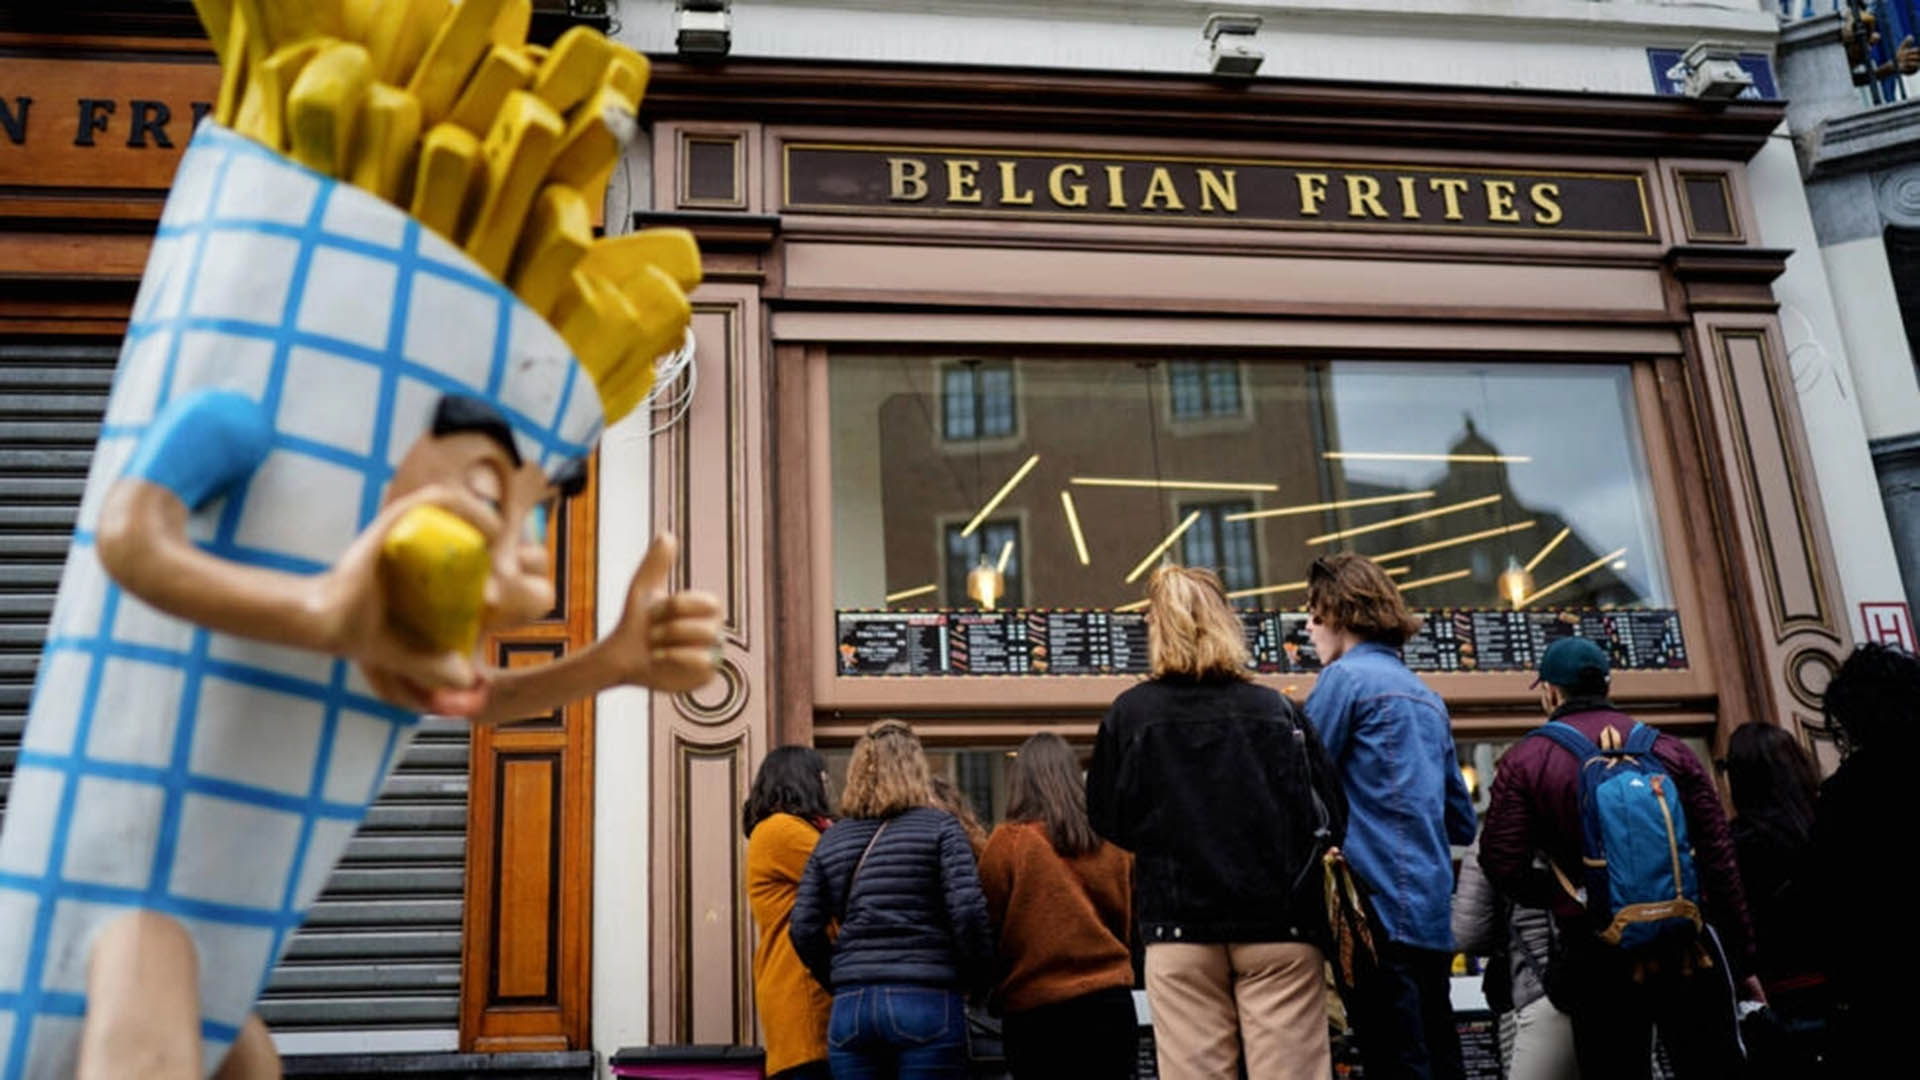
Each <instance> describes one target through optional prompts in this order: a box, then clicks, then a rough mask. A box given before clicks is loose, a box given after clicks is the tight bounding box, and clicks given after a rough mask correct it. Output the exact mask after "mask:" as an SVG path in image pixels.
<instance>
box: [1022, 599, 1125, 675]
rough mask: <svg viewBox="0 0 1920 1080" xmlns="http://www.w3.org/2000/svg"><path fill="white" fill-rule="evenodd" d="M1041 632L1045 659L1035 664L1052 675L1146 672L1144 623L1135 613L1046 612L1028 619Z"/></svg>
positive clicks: (1031, 626) (1029, 623) (1029, 624)
mask: <svg viewBox="0 0 1920 1080" xmlns="http://www.w3.org/2000/svg"><path fill="white" fill-rule="evenodd" d="M1028 626H1029V627H1030V628H1036V629H1037V628H1044V631H1045V633H1044V637H1043V640H1044V641H1045V645H1044V646H1041V648H1042V649H1044V650H1045V655H1044V656H1042V657H1040V658H1039V659H1037V660H1036V661H1035V663H1036V664H1041V663H1044V664H1045V665H1046V667H1045V668H1043V669H1042V670H1044V671H1047V672H1049V673H1051V674H1054V675H1110V674H1115V673H1132V672H1139V671H1146V670H1148V663H1147V620H1146V616H1144V615H1142V614H1140V613H1139V612H1137V611H1116V612H1107V611H1049V612H1046V613H1044V614H1041V615H1036V616H1034V617H1032V618H1030V619H1029V621H1028Z"/></svg>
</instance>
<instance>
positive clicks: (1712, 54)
mask: <svg viewBox="0 0 1920 1080" xmlns="http://www.w3.org/2000/svg"><path fill="white" fill-rule="evenodd" d="M1680 63H1681V65H1682V66H1684V67H1685V68H1686V69H1687V78H1686V81H1685V82H1684V83H1683V84H1682V86H1683V87H1684V88H1685V90H1686V92H1687V96H1688V97H1690V98H1700V99H1701V100H1704V101H1726V100H1729V99H1731V98H1737V97H1739V96H1740V95H1741V94H1742V93H1744V92H1746V90H1747V89H1748V88H1749V87H1751V86H1752V85H1753V76H1752V75H1751V74H1750V73H1749V72H1748V71H1747V69H1746V68H1743V67H1741V66H1740V47H1739V46H1737V45H1726V44H1722V43H1720V42H1714V41H1699V42H1695V43H1694V45H1693V47H1692V48H1690V49H1688V50H1687V51H1686V54H1685V55H1683V56H1681V57H1680Z"/></svg>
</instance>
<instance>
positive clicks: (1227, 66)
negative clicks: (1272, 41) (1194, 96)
mask: <svg viewBox="0 0 1920 1080" xmlns="http://www.w3.org/2000/svg"><path fill="white" fill-rule="evenodd" d="M1260 21H1261V20H1260V16H1258V15H1229V14H1226V13H1224V12H1216V13H1214V14H1212V15H1209V16H1207V26H1206V29H1205V30H1203V31H1202V33H1203V34H1204V35H1205V36H1206V39H1207V57H1208V59H1209V60H1210V61H1211V62H1212V64H1213V73H1214V74H1215V75H1228V76H1232V77H1234V78H1238V79H1250V78H1252V77H1253V75H1254V73H1255V72H1257V71H1259V70H1260V62H1261V61H1262V60H1265V59H1266V58H1267V54H1266V53H1263V52H1261V51H1260V50H1259V49H1256V48H1254V47H1253V36H1254V35H1255V34H1258V33H1259V32H1260Z"/></svg>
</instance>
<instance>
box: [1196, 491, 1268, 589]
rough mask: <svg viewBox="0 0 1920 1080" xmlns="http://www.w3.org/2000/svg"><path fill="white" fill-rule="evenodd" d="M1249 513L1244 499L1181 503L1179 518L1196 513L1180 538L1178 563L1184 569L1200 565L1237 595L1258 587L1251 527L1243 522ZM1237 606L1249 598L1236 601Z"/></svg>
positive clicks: (1249, 510) (1257, 571)
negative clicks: (1181, 564)
mask: <svg viewBox="0 0 1920 1080" xmlns="http://www.w3.org/2000/svg"><path fill="white" fill-rule="evenodd" d="M1252 510H1253V503H1252V502H1251V501H1249V500H1247V499H1227V500H1219V501H1214V502H1200V503H1181V504H1180V510H1179V514H1180V519H1181V520H1182V521H1184V520H1186V518H1187V516H1188V515H1189V514H1197V515H1198V516H1197V517H1195V518H1194V519H1193V524H1192V525H1191V526H1189V527H1188V528H1187V531H1186V532H1185V533H1184V534H1183V535H1182V536H1181V537H1180V561H1181V562H1183V563H1185V564H1186V565H1188V566H1203V567H1206V568H1207V569H1209V570H1212V571H1213V572H1215V573H1217V574H1219V575H1220V580H1221V581H1222V582H1224V583H1225V584H1226V586H1227V590H1228V591H1229V592H1241V591H1245V590H1248V589H1251V588H1253V587H1254V586H1256V585H1258V584H1259V577H1260V565H1259V559H1258V557H1257V556H1255V554H1254V550H1253V548H1254V539H1253V534H1254V526H1253V522H1251V521H1248V520H1247V519H1246V515H1247V514H1248V513H1249V512H1251V511H1252ZM1234 603H1235V604H1236V605H1238V606H1241V607H1247V606H1251V605H1252V604H1253V601H1252V600H1250V599H1241V600H1236V601H1234Z"/></svg>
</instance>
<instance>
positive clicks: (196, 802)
mask: <svg viewBox="0 0 1920 1080" xmlns="http://www.w3.org/2000/svg"><path fill="white" fill-rule="evenodd" d="M640 359H641V360H642V361H644V362H648V363H650V362H651V358H650V357H643V358H640ZM614 374H615V373H612V372H609V371H606V370H599V371H595V370H589V369H588V368H587V367H586V366H584V365H583V364H582V363H581V362H580V361H579V360H576V359H575V357H574V355H573V354H572V352H571V351H570V350H569V349H568V347H567V345H566V344H565V342H564V341H563V340H562V339H561V338H560V336H559V335H558V334H557V333H556V332H555V331H554V330H553V329H551V328H550V327H549V326H548V325H547V323H546V322H545V321H544V320H542V319H541V318H540V317H539V316H537V315H535V314H534V313H533V312H531V311H530V310H529V309H527V308H526V307H525V306H524V305H522V304H521V303H519V302H518V301H517V300H516V298H515V296H514V295H513V294H512V293H511V292H509V291H508V290H507V289H506V288H504V287H503V286H501V285H500V284H499V283H498V282H496V281H495V280H493V278H492V277H491V276H489V275H488V274H487V273H486V272H484V271H483V270H482V269H481V268H480V267H479V266H478V265H477V264H475V263H474V262H473V260H471V259H469V258H468V257H467V256H466V255H465V254H464V253H463V252H461V251H460V250H458V249H456V248H455V247H453V246H452V245H451V244H449V243H447V242H445V241H443V240H442V239H440V238H439V237H437V236H435V235H434V234H433V233H432V232H430V231H429V230H427V229H424V228H422V227H421V226H420V225H419V223H418V222H416V221H414V220H412V219H409V218H408V217H406V215H404V214H401V213H399V212H398V211H396V210H394V209H393V208H392V207H389V206H387V205H385V204H384V203H382V202H380V201H379V200H378V199H376V198H375V197H373V196H372V195H369V194H368V193H366V192H364V191H361V190H359V189H357V188H354V187H351V186H349V185H347V184H343V183H338V182H335V181H332V180H328V179H326V178H325V177H321V176H318V175H317V174H314V173H311V172H308V171H306V170H304V169H301V168H299V167H298V166H295V165H293V164H292V163H290V162H288V161H286V160H285V159H284V158H282V157H280V156H279V155H276V154H274V153H272V152H270V151H267V150H265V149H262V148H261V147H259V146H258V145H256V144H254V143H252V142H250V141H247V140H245V139H242V138H240V137H238V136H235V135H233V134H232V133H230V132H227V131H225V130H223V129H220V128H217V127H214V126H212V125H207V126H204V127H203V128H202V130H201V131H200V132H199V134H198V135H197V136H196V138H195V140H194V143H193V145H192V147H191V148H190V150H189V152H188V154H187V156H186V158H185V159H184V160H183V162H182V166H181V170H180V174H179V177H178V179H177V181H176V186H175V190H174V192H173V194H172V196H171V198H170V200H169V203H168V208H167V211H166V213H165V215H164V216H163V219H162V222H161V225H160V228H159V230H158V233H157V236H156V240H155V244H154V249H153V254H152V256H151V261H150V263H149V266H148V271H147V275H146V279H145V281H144V283H143V286H142V290H141V294H140V296H139V298H138V299H137V301H136V303H135V309H134V313H133V318H132V320H131V322H130V325H129V330H128V334H127V339H126V344H125V347H124V350H123V353H122V358H121V364H120V367H119V369H118V371H117V373H116V376H115V385H114V389H113V392H112V395H111V400H110V403H109V407H108V414H107V417H106V421H105V424H104V425H103V428H102V433H101V439H100V443H99V446H98V448H97V451H96V454H95V459H94V464H93V467H92V472H91V475H90V476H89V478H88V482H87V490H86V496H85V500H84V502H83V506H82V511H81V516H80V522H79V527H78V530H77V531H76V534H75V538H74V544H73V549H72V552H71V555H70V558H69V560H68V563H67V567H66V570H65V573H64V576H63V578H62V583H61V588H60V595H59V600H58V603H57V607H56V611H55V615H54V618H53V623H52V626H51V627H50V629H49V636H48V642H47V646H46V650H45V653H44V654H43V657H42V666H41V671H40V676H39V681H38V685H37V688H36V692H35V697H34V701H33V704H32V706H31V711H30V716H29V720H28V726H27V729H26V734H25V738H24V747H23V750H22V753H21V755H20V758H19V764H18V768H17V770H16V772H15V775H14V780H13V786H12V793H11V800H10V802H9V805H8V807H7V814H6V822H5V831H4V833H3V834H0V1077H4V1078H5V1080H15V1078H20V1077H33V1078H36V1080H37V1078H41V1077H69V1076H73V1075H75V1072H76V1068H78V1069H79V1070H80V1073H81V1074H82V1075H140V1076H198V1075H204V1074H205V1073H207V1072H210V1071H212V1070H214V1069H216V1068H223V1069H224V1070H225V1072H226V1073H227V1074H229V1075H248V1074H250V1073H253V1072H259V1073H263V1074H271V1069H272V1067H273V1066H272V1062H273V1061H274V1058H273V1052H272V1047H271V1043H270V1042H269V1041H268V1038H267V1035H266V1032H265V1029H264V1028H263V1027H261V1025H260V1022H259V1020H258V1019H257V1017H254V1016H253V1015H252V1012H251V1010H252V1007H253V1002H254V1000H255V998H256V997H257V996H258V994H259V992H260V990H261V989H262V987H263V986H264V985H265V981H266V978H267V975H268V973H269V972H270V971H271V969H272V967H273V965H274V963H275V962H276V960H277V958H278V957H279V955H280V954H281V952H282V951H283V950H284V948H285V946H286V944H287V941H288V938H289V936H290V935H291V934H292V933H293V931H294V930H295V929H296V928H297V927H298V926H299V925H300V922H301V919H302V916H303V915H304V913H305V912H306V910H307V908H308V906H309V905H310V904H311V903H312V902H313V900H314V898H315V897H316V896H317V895H318V894H319V892H320V890H321V888H322V886H323V885H324V884H325V882H326V880H327V877H328V875H329V873H330V872H331V870H332V868H333V866H334V864H335V863H336V862H337V861H338V860H339V858H340V856H341V854H342V853H343V851H344V849H345V847H346V844H347V841H348V840H349V838H350V837H351V836H352V835H353V831H354V828H355V826H356V825H357V824H358V823H359V821H360V819H361V818H362V817H363V816H364V815H365V813H366V810H367V807H368V806H369V804H370V803H371V802H372V801H373V799H374V797H375V795H376V794H377V793H378V792H379V790H380V788H381V786H382V782H383V781H384V779H385V776H386V774H387V772H388V771H389V769H390V768H391V767H392V764H393V762H394V761H395V760H396V759H397V757H398V756H399V754H400V753H401V752H402V751H403V750H404V748H405V746H406V744H407V741H408V740H409V739H410V738H411V737H412V734H413V731H414V728H415V726H416V722H417V720H418V716H419V714H421V713H423V712H431V713H435V714H442V715H451V716H465V717H470V718H472V719H473V720H474V721H475V722H477V723H494V722H500V721H507V720H512V719H515V718H518V717H525V716H530V715H537V714H543V713H546V712H549V711H551V710H552V709H554V708H557V707H559V706H561V705H563V704H565V703H567V702H570V701H573V700H577V699H579V698H581V697H585V696H588V695H591V694H593V693H596V692H598V691H600V690H603V689H606V688H608V687H611V686H615V685H621V684H632V685H645V686H651V687H654V688H657V689H662V690H668V691H679V690H687V689H691V688H694V687H696V686H698V685H700V684H702V683H703V682H705V681H706V679H707V678H708V677H709V676H710V675H711V673H712V670H713V664H714V661H715V659H716V653H717V651H718V647H717V644H716V643H717V640H718V636H717V635H718V619H717V615H718V609H717V605H716V604H715V602H714V601H713V599H712V598H711V597H709V596H706V595H704V594H695V593H680V594H676V595H667V594H666V592H665V583H666V577H667V572H668V570H669V568H670V567H671V565H672V564H673V562H674V559H675V548H674V545H673V542H672V540H671V539H670V538H665V537H663V538H661V539H659V540H656V542H655V544H654V546H653V548H652V549H651V550H650V551H649V552H648V554H647V557H646V558H645V560H644V561H643V564H642V566H641V568H640V569H639V571H638V572H637V573H636V575H635V578H634V581H633V584H632V586H631V588H630V591H629V595H628V599H627V605H626V608H625V611H624V613H623V615H622V617H621V619H620V622H619V625H618V626H617V627H616V628H615V630H614V631H613V632H612V633H610V634H609V635H608V636H607V637H606V638H604V639H602V640H601V641H599V642H596V643H595V644H593V645H591V646H589V647H587V648H585V649H581V650H577V651H574V652H571V653H569V654H568V655H567V656H565V657H563V658H561V659H559V660H556V661H554V662H552V663H550V664H547V665H545V666H542V667H535V668H528V669H514V670H511V671H507V670H492V669H488V668H487V667H485V666H484V665H482V664H480V663H479V662H478V661H477V659H476V656H475V651H474V644H475V638H476V636H477V634H478V632H479V631H481V630H497V629H501V628H504V627H508V626H512V625H517V624H521V623H524V622H526V621H528V620H531V619H534V618H538V617H540V616H542V615H544V614H545V613H547V612H548V611H550V610H551V609H552V606H553V602H554V597H553V592H552V586H551V585H550V584H549V573H548V571H549V568H548V566H547V555H546V550H545V546H544V544H543V543H542V539H543V538H542V529H543V527H544V524H545V522H547V521H548V520H550V519H551V517H552V515H553V514H555V513H556V512H557V506H558V500H559V499H560V498H561V497H563V496H564V495H565V494H566V493H568V492H569V491H570V490H574V489H577V487H578V484H579V482H580V479H581V476H582V472H581V463H582V462H583V461H584V459H585V458H586V457H587V455H588V454H589V453H590V452H591V448H592V444H593V441H594V439H595V438H596V437H597V434H598V431H599V429H600V427H601V425H602V422H603V419H604V418H603V415H602V413H603V408H602V400H603V397H602V392H603V390H604V388H605V386H606V385H607V382H608V380H609V379H610V378H611V377H613V375H614ZM629 404H630V403H629ZM423 509H431V510H432V511H434V512H435V513H437V514H439V515H441V517H440V520H441V521H442V522H444V523H450V524H447V526H446V529H445V530H444V531H443V532H444V535H443V534H436V533H434V532H432V531H431V530H429V531H427V532H423V533H421V534H420V536H421V543H423V544H425V545H426V546H427V547H429V548H431V547H432V545H433V544H434V543H436V542H438V540H437V539H436V537H438V538H439V539H445V537H448V536H452V537H455V538H456V539H457V537H459V536H465V537H468V538H477V540H475V541H474V542H473V543H472V544H471V545H470V549H469V550H467V551H466V552H465V554H464V555H462V554H461V552H460V550H459V545H458V544H449V545H447V550H448V551H450V552H452V554H450V555H449V556H448V560H449V561H448V562H447V563H446V565H447V566H451V567H454V568H455V569H456V570H457V569H458V568H459V566H460V563H459V560H460V559H461V558H466V559H467V560H468V562H467V564H465V565H466V569H465V570H464V571H462V573H464V574H465V580H467V581H468V583H469V584H472V583H476V582H477V583H478V586H479V588H478V592H477V593H476V594H475V596H476V597H477V600H476V601H475V603H477V605H478V606H477V614H476V615H475V617H474V618H473V619H472V620H470V622H471V625H470V626H468V627H466V628H465V629H464V630H463V631H460V632H459V633H456V634H455V635H454V636H453V638H452V639H447V638H444V637H439V638H436V636H435V635H433V634H423V633H422V632H420V625H419V623H418V621H417V620H416V621H415V622H412V623H409V622H408V621H406V620H403V619H401V618H398V617H397V616H396V611H397V610H398V609H399V608H402V607H404V606H405V605H404V604H402V603H401V600H402V599H403V594H406V595H412V596H414V597H415V598H416V599H417V598H419V597H422V596H424V597H427V598H428V600H429V601H431V600H433V599H434V598H435V597H438V596H440V595H441V594H442V593H444V594H445V595H447V596H452V595H453V594H454V593H456V592H458V591H459V590H458V589H454V588H452V587H451V586H448V587H447V588H445V589H443V588H442V586H443V585H444V584H445V582H438V581H436V580H428V581H426V583H425V584H421V583H420V582H416V581H411V580H408V579H405V578H404V576H403V575H400V576H397V575H396V572H395V569H394V566H395V564H394V562H393V559H392V558H391V552H390V548H391V546H392V545H391V544H390V541H391V540H392V539H393V537H394V536H395V535H396V529H397V528H398V527H399V526H401V525H402V524H404V523H406V522H408V521H409V520H411V519H410V517H409V515H414V514H417V513H419V512H421V511H422V510H423ZM436 557H437V556H436ZM436 565H437V564H436ZM427 572H428V573H429V575H431V574H432V573H438V572H439V571H436V570H433V569H432V568H431V566H430V567H429V569H428V571H427ZM447 573H448V574H450V575H453V577H448V578H447V581H453V580H454V577H458V576H459V575H458V574H455V573H454V571H453V570H449V571H447ZM428 606H429V607H431V606H432V605H431V603H429V604H428ZM429 614H431V612H429ZM449 640H451V641H453V642H454V644H451V645H450V644H448V641H449ZM223 1063H224V1064H223Z"/></svg>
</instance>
